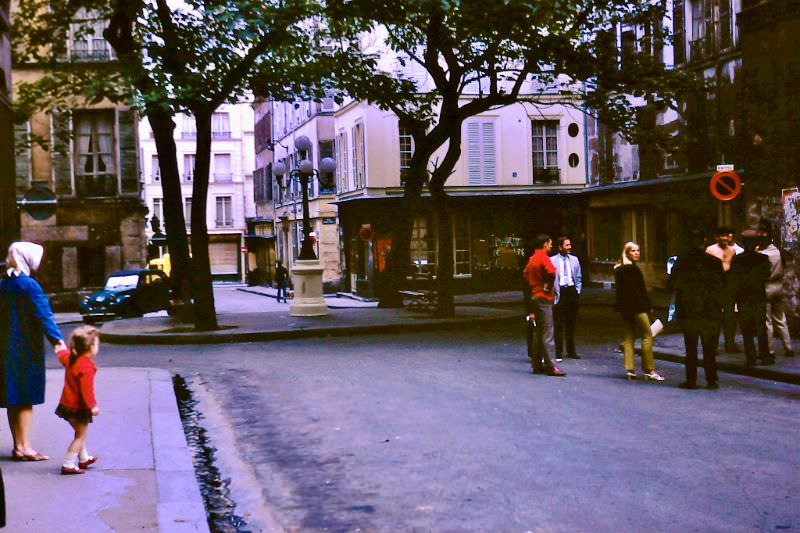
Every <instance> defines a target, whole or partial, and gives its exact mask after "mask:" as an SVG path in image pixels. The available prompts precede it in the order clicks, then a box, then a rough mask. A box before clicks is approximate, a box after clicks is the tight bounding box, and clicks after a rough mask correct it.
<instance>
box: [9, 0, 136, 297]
mask: <svg viewBox="0 0 800 533" xmlns="http://www.w3.org/2000/svg"><path fill="white" fill-rule="evenodd" d="M78 17H79V20H76V22H75V24H76V25H89V26H91V27H92V28H93V31H94V33H93V34H87V33H84V32H78V31H76V30H71V31H70V32H69V40H68V43H67V55H68V59H69V60H71V61H75V62H81V63H83V62H92V63H94V62H105V61H109V60H111V59H113V52H112V50H111V48H110V47H109V45H108V43H107V42H106V41H105V39H103V38H102V30H103V28H104V26H105V21H103V20H99V19H97V20H93V19H92V16H91V14H87V13H85V12H83V11H81V12H79V13H78ZM98 35H100V37H99V38H98ZM46 72H47V71H46V66H45V65H40V64H29V63H18V62H15V64H14V71H13V74H14V79H15V81H22V82H25V81H28V82H30V81H34V80H36V79H39V78H40V77H41V76H43V75H44V74H46ZM137 121H138V118H137V115H136V113H135V112H134V111H133V110H132V109H130V108H129V107H127V106H124V105H117V104H114V103H111V102H101V103H98V104H95V105H86V106H80V105H78V106H73V107H70V108H64V109H51V110H48V111H46V112H41V113H36V114H34V115H33V116H31V117H29V119H28V120H27V121H26V122H25V123H24V124H17V125H15V141H16V144H17V146H18V149H17V151H16V158H15V190H16V194H17V196H22V195H24V194H25V193H26V192H27V191H29V190H31V189H33V190H37V191H39V193H40V194H41V195H44V196H49V195H54V196H55V198H56V200H57V207H56V209H55V213H54V214H53V215H52V216H49V217H33V216H31V215H30V214H29V213H28V212H25V211H23V212H22V214H21V215H20V219H21V238H22V239H24V240H28V241H33V242H37V243H40V244H42V245H44V247H45V256H44V262H43V265H42V267H41V268H40V271H39V279H40V280H41V281H42V284H43V286H44V288H45V290H46V291H47V292H50V293H52V294H53V296H52V298H51V300H52V302H53V304H54V305H55V306H61V305H64V306H76V305H77V299H78V297H79V294H80V293H81V292H84V291H86V290H88V289H92V288H96V287H98V286H101V285H102V284H103V282H104V279H105V277H106V275H108V274H109V273H111V272H113V271H115V270H120V269H131V268H141V267H144V266H145V264H146V255H145V236H144V222H145V218H144V215H145V208H144V204H143V203H142V200H141V196H140V192H141V191H140V186H139V179H140V177H139V163H138V135H137V128H136V125H137ZM37 137H38V138H41V139H45V140H46V141H47V143H46V145H42V144H36V143H33V144H32V143H31V142H30V141H31V139H32V138H37Z"/></svg>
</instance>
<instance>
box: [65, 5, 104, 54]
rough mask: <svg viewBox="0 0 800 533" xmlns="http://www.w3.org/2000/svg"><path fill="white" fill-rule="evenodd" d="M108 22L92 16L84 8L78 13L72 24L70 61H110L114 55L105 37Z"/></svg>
mask: <svg viewBox="0 0 800 533" xmlns="http://www.w3.org/2000/svg"><path fill="white" fill-rule="evenodd" d="M107 26H108V21H106V20H104V19H101V18H98V17H95V16H92V15H91V14H90V13H88V12H87V11H86V10H85V9H84V8H81V9H79V10H78V11H77V13H76V18H75V21H74V22H73V23H72V24H70V41H69V50H70V59H72V60H73V61H81V62H90V61H108V60H110V59H111V58H112V56H113V54H112V51H111V46H110V45H109V44H108V42H107V41H106V39H105V37H103V30H105V29H106V27H107Z"/></svg>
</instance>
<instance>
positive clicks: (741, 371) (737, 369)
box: [635, 348, 800, 385]
mask: <svg viewBox="0 0 800 533" xmlns="http://www.w3.org/2000/svg"><path fill="white" fill-rule="evenodd" d="M635 353H637V354H639V355H641V353H642V352H641V348H637V349H636V350H635ZM653 357H655V358H656V359H659V360H661V361H669V362H671V363H680V364H682V365H685V361H686V358H685V356H683V355H679V354H678V352H676V351H674V350H667V349H664V348H660V349H655V348H654V349H653ZM702 366H703V359H702V358H699V357H698V359H697V367H698V368H702ZM717 370H718V371H720V372H725V373H728V374H735V375H738V376H748V377H751V378H758V379H767V380H771V381H778V382H780V383H788V384H790V385H800V375H797V374H790V373H789V372H781V371H780V370H773V369H771V368H763V367H755V366H751V367H748V366H744V365H739V364H735V363H727V362H724V361H717Z"/></svg>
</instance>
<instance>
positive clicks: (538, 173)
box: [531, 120, 559, 183]
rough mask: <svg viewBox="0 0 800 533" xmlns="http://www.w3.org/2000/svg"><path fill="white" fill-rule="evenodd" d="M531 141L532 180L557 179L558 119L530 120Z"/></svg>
mask: <svg viewBox="0 0 800 533" xmlns="http://www.w3.org/2000/svg"><path fill="white" fill-rule="evenodd" d="M531 132H532V134H531V139H532V141H533V143H532V144H533V182H534V183H552V182H557V181H558V176H559V172H558V121H557V120H534V121H532V122H531Z"/></svg>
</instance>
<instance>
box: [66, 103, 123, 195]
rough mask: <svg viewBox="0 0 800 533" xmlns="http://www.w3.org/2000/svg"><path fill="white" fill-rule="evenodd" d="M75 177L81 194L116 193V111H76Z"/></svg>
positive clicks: (78, 191)
mask: <svg viewBox="0 0 800 533" xmlns="http://www.w3.org/2000/svg"><path fill="white" fill-rule="evenodd" d="M75 144H76V153H75V159H76V161H75V162H76V164H75V181H76V188H77V193H78V196H83V197H98V196H116V194H117V169H116V162H115V156H114V153H115V149H114V115H113V113H107V112H87V113H76V114H75Z"/></svg>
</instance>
